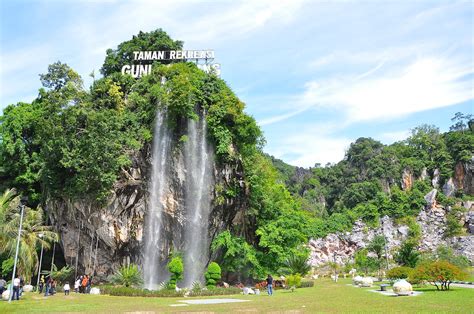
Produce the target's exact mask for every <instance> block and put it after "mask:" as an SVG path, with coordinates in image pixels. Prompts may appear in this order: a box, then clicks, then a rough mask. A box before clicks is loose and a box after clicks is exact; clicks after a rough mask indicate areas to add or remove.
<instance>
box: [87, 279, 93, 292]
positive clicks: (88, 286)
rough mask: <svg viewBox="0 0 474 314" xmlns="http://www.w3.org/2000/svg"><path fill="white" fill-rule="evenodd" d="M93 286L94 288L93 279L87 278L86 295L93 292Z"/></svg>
mask: <svg viewBox="0 0 474 314" xmlns="http://www.w3.org/2000/svg"><path fill="white" fill-rule="evenodd" d="M91 286H92V278H91V277H87V285H86V293H90V292H91Z"/></svg>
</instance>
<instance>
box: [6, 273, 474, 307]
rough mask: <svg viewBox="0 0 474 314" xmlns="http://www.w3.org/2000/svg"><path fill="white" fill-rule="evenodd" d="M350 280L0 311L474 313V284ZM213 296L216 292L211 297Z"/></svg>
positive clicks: (35, 299) (52, 300)
mask: <svg viewBox="0 0 474 314" xmlns="http://www.w3.org/2000/svg"><path fill="white" fill-rule="evenodd" d="M349 283H350V281H349V280H347V279H346V280H341V281H340V282H339V283H337V284H336V283H333V282H332V281H329V280H327V279H322V280H318V281H316V284H315V286H314V287H313V288H303V289H298V290H296V291H295V292H290V291H284V290H277V291H276V292H275V295H274V296H273V297H269V296H267V295H265V294H264V295H259V296H255V295H251V296H243V295H235V296H221V297H216V298H236V299H245V300H250V301H249V302H243V303H229V304H215V305H190V306H185V307H172V306H171V305H172V304H179V302H178V301H180V300H185V299H193V300H194V299H195V298H142V297H112V296H106V295H100V296H95V295H76V294H71V295H70V296H64V295H60V294H57V295H55V296H52V297H48V298H44V297H43V296H40V295H38V294H35V293H29V294H26V295H25V297H24V299H23V300H21V301H18V302H17V301H15V302H12V303H11V304H8V303H7V302H0V313H13V312H17V313H29V312H48V313H52V312H69V313H70V312H95V313H98V312H101V313H121V312H135V313H139V312H142V313H143V312H147V313H153V312H155V313H319V312H329V313H335V312H344V313H373V312H378V313H381V312H384V313H387V312H388V313H395V312H399V313H421V312H423V313H474V289H467V288H452V290H451V291H447V292H438V291H436V290H435V289H432V288H431V287H430V288H423V289H418V290H419V291H423V294H421V295H419V296H416V297H413V296H412V297H389V296H384V295H381V294H378V293H373V292H369V291H367V290H370V289H376V288H356V287H352V286H349V285H348V284H349ZM208 298H210V297H208Z"/></svg>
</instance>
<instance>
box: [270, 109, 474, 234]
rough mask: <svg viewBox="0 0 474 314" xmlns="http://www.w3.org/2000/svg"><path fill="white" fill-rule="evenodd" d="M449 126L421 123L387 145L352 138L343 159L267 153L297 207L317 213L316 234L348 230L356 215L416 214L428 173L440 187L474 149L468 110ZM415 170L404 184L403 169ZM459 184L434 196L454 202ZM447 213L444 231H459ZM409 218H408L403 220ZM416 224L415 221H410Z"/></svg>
mask: <svg viewBox="0 0 474 314" xmlns="http://www.w3.org/2000/svg"><path fill="white" fill-rule="evenodd" d="M452 120H453V121H454V124H453V126H452V127H451V129H450V131H449V132H446V133H440V131H439V129H438V128H436V127H435V126H430V125H422V126H420V127H417V128H415V129H413V130H412V134H411V136H410V137H409V138H408V139H406V140H404V141H401V142H396V143H394V144H391V145H383V144H382V143H380V142H378V141H376V140H374V139H371V138H359V139H357V140H356V141H355V142H354V143H352V144H351V145H350V147H349V149H348V151H347V153H346V155H345V158H344V160H342V161H340V162H338V163H337V164H328V165H326V166H325V167H322V166H321V165H319V164H316V165H315V167H313V168H310V169H302V168H297V167H293V166H290V165H288V164H285V163H284V162H283V161H281V160H278V159H275V158H273V157H269V158H270V159H271V160H272V162H273V164H274V166H275V167H276V168H277V169H278V170H279V175H280V180H281V181H282V182H284V183H285V184H286V186H287V187H288V189H289V191H290V192H291V194H292V196H293V197H294V198H295V200H296V201H297V202H299V203H300V204H301V207H302V208H303V209H304V210H306V211H307V212H309V213H311V214H312V215H313V217H315V226H317V228H314V229H313V231H314V236H317V237H321V236H324V235H325V234H327V233H330V232H335V231H343V230H348V229H350V228H351V227H352V224H353V222H354V221H355V220H357V219H362V220H364V221H365V222H366V223H368V224H369V225H376V224H377V223H378V221H379V218H380V217H382V216H384V215H388V216H390V217H394V218H397V219H404V218H405V217H411V216H413V215H416V214H418V212H419V211H420V210H421V209H422V208H424V205H425V204H426V202H425V200H424V198H423V197H424V196H425V195H426V194H427V193H428V192H429V191H430V190H431V189H432V188H433V187H432V182H431V178H433V177H434V175H435V173H439V182H438V185H439V187H440V188H441V187H442V186H443V185H444V184H445V183H446V182H447V181H448V179H449V178H451V177H452V176H453V171H454V169H455V165H456V164H457V163H467V162H470V160H471V157H472V156H473V155H474V151H473V149H474V120H473V117H472V115H463V114H461V113H457V114H456V116H455V117H454V118H453V119H452ZM404 171H406V172H407V173H410V174H412V175H413V179H414V180H413V181H414V182H413V186H412V187H404V188H403V186H402V183H401V181H402V173H403V172H404ZM469 197H472V195H464V194H463V191H462V190H461V189H458V190H457V191H456V192H455V195H454V197H451V198H447V197H446V196H445V195H444V194H443V193H438V194H437V202H438V203H440V204H443V205H454V204H455V203H456V201H457V200H460V199H462V198H469ZM459 211H461V209H460V208H458V207H455V210H453V211H452V213H450V215H451V216H453V217H451V218H450V217H448V220H449V223H450V224H451V225H452V226H451V227H450V228H448V229H449V232H448V233H450V234H449V235H447V236H452V235H455V234H459V233H460V232H461V229H462V228H461V226H460V225H459V219H458V217H454V216H456V215H459V214H458V212H459ZM405 222H407V221H405ZM414 228H416V226H415V227H414Z"/></svg>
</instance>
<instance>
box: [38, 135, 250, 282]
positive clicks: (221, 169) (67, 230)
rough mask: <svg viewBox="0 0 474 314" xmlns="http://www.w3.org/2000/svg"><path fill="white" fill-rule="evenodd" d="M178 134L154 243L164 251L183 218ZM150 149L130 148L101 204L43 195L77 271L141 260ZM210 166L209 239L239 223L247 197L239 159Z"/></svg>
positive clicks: (174, 244)
mask: <svg viewBox="0 0 474 314" xmlns="http://www.w3.org/2000/svg"><path fill="white" fill-rule="evenodd" d="M179 136H180V134H179V133H177V134H175V135H174V139H173V145H172V147H174V149H173V154H172V159H171V164H172V165H171V167H170V169H172V170H171V171H172V172H173V173H172V174H171V175H170V178H172V182H171V184H170V185H169V190H168V191H166V204H167V207H166V208H167V209H166V211H165V213H164V224H163V225H164V227H165V230H164V235H165V236H164V239H165V240H164V241H163V244H162V247H161V248H160V250H162V251H164V252H165V253H166V252H170V251H171V250H173V249H177V250H179V249H182V248H181V247H180V245H181V244H180V241H179V238H180V235H181V236H182V233H183V224H184V223H185V222H184V219H185V217H184V216H183V215H182V213H183V209H182V208H181V207H182V206H184V205H183V204H184V195H183V194H184V193H183V184H184V180H185V174H184V171H185V170H184V169H185V166H184V158H183V154H182V147H181V146H180V144H179V140H178V139H179ZM150 150H151V145H146V146H145V147H144V148H143V149H142V150H141V151H138V152H135V153H134V154H133V156H132V166H131V167H130V168H129V169H122V173H121V174H120V179H119V180H118V181H117V182H116V183H115V185H114V187H113V189H112V191H111V194H110V197H109V198H108V201H107V204H104V205H100V204H97V203H94V202H91V201H87V200H75V201H72V200H69V199H49V200H48V201H47V209H48V212H49V216H50V219H51V222H52V224H53V225H54V226H55V228H56V229H57V230H58V232H59V233H60V236H61V246H62V248H63V251H64V257H65V260H66V263H67V264H68V265H72V266H76V265H77V270H78V273H88V274H94V275H95V276H96V278H97V279H98V280H103V279H105V278H106V276H108V275H110V274H111V273H113V271H114V270H116V269H117V268H119V267H120V265H122V264H127V263H129V262H133V263H138V264H141V262H142V258H143V257H142V255H141V254H142V253H141V252H142V250H141V248H142V245H143V236H144V217H145V213H146V212H147V207H148V199H149V192H148V184H149V182H150V178H149V177H150V175H151V174H150V172H151V169H150V168H151V166H150V165H151V152H150ZM213 172H214V173H213V175H214V179H215V182H216V185H215V186H219V187H221V188H220V189H213V206H212V208H213V209H212V212H211V215H210V218H209V225H210V227H209V237H210V238H211V239H212V238H213V237H214V236H215V235H217V234H218V232H219V231H220V230H222V229H224V228H226V227H227V226H229V225H232V227H233V228H244V224H243V217H244V215H243V211H244V208H245V202H246V199H247V198H246V195H245V194H246V193H247V191H246V187H245V184H244V180H243V169H242V165H241V163H240V162H238V161H235V162H232V163H229V162H228V163H222V164H220V163H216V164H215V165H214V169H213ZM236 186H237V187H238V193H237V195H236V196H233V197H228V196H226V194H225V193H222V191H221V190H225V189H226V188H229V187H232V188H234V189H235V187H236ZM172 233H174V237H173V236H171V234H172ZM176 235H178V236H176Z"/></svg>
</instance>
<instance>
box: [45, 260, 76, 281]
mask: <svg viewBox="0 0 474 314" xmlns="http://www.w3.org/2000/svg"><path fill="white" fill-rule="evenodd" d="M73 273H74V267H70V266H67V265H66V266H64V267H63V268H61V269H58V267H57V266H56V265H55V264H53V269H52V271H50V270H43V271H42V272H41V274H42V275H48V276H51V278H53V279H54V280H57V281H58V282H60V283H61V282H64V281H66V280H67V279H68V278H70V277H71V276H72V274H73Z"/></svg>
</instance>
